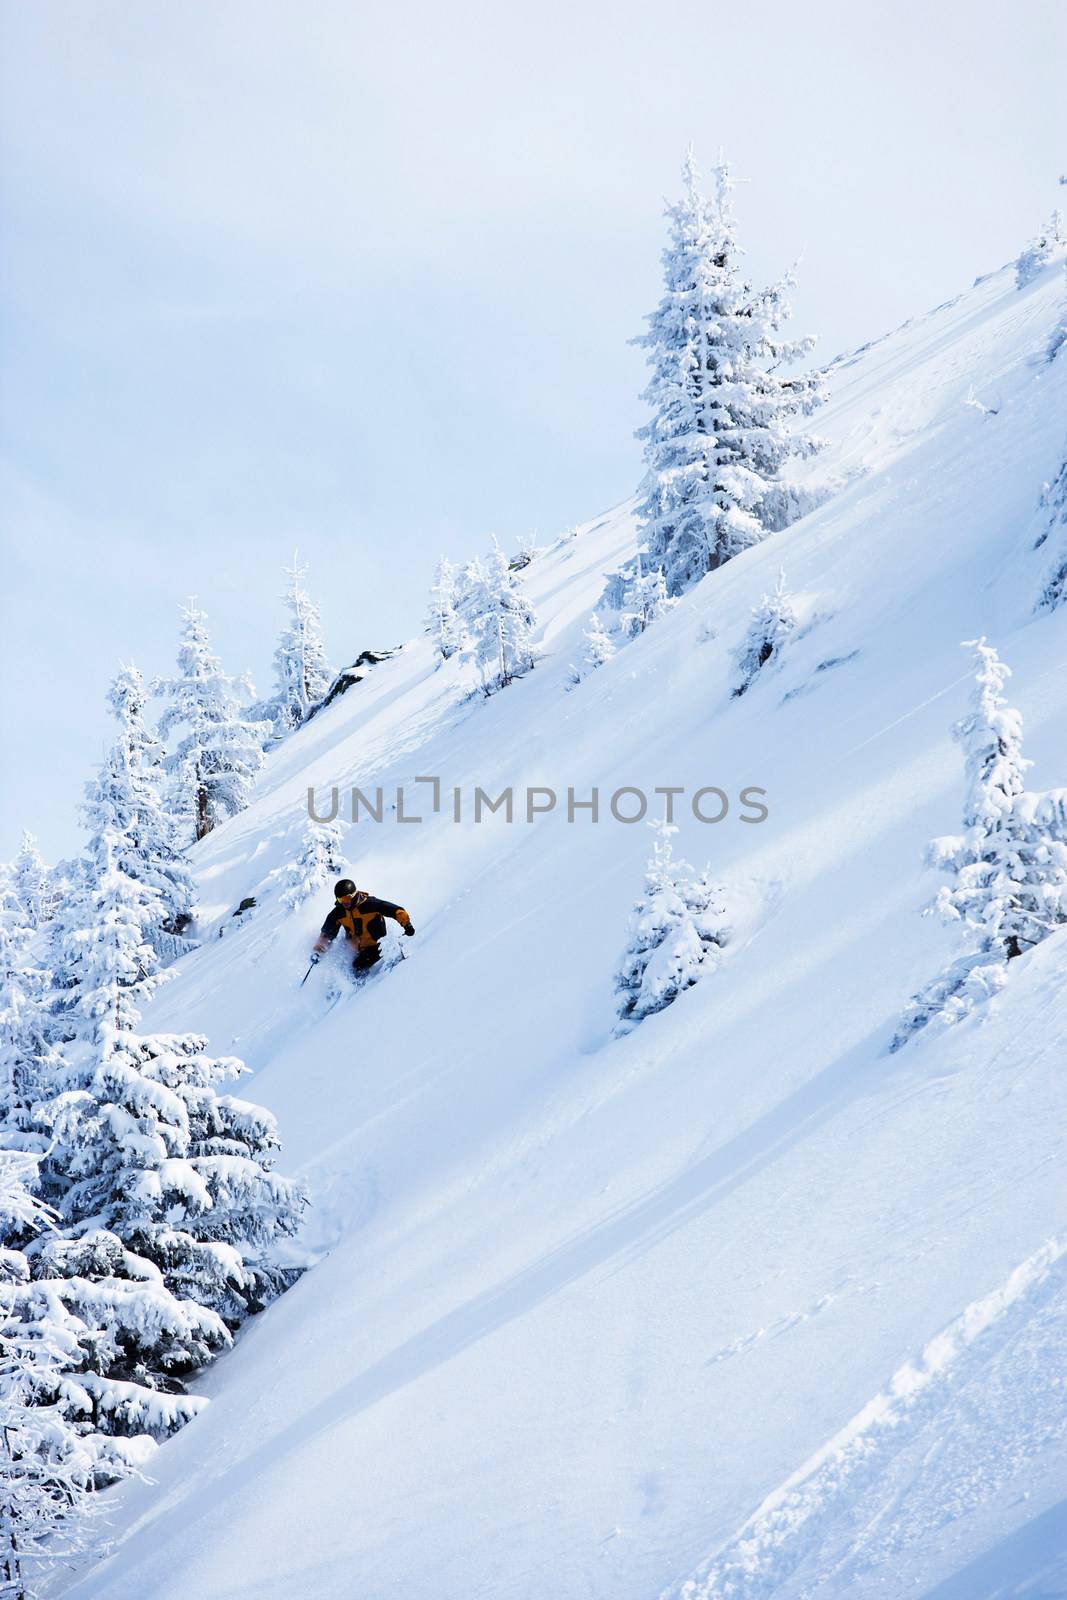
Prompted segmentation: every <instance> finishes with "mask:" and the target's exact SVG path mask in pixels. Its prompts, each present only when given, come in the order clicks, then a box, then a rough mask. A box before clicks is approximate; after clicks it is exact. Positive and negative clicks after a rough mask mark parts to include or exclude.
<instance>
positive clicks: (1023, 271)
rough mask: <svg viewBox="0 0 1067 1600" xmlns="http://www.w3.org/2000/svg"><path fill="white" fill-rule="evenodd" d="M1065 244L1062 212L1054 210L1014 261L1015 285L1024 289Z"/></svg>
mask: <svg viewBox="0 0 1067 1600" xmlns="http://www.w3.org/2000/svg"><path fill="white" fill-rule="evenodd" d="M1065 245H1067V232H1065V231H1064V225H1063V212H1062V211H1059V210H1056V211H1054V212H1053V213H1052V215H1051V217H1050V218H1049V220H1048V222H1047V223H1046V224H1045V226H1044V227H1043V228H1040V229H1038V231H1037V233H1035V234H1034V237H1033V238H1032V239H1031V240H1030V241H1029V243H1028V244H1027V245H1026V246H1025V247H1024V249H1023V250H1022V251H1021V252H1020V254H1019V256H1018V259H1017V260H1016V262H1015V287H1016V288H1017V289H1025V287H1026V285H1027V284H1028V283H1031V282H1032V281H1033V279H1034V278H1036V277H1037V275H1038V273H1039V272H1040V271H1041V268H1042V267H1044V266H1045V265H1046V264H1047V263H1048V262H1049V261H1051V260H1052V259H1053V258H1054V257H1055V256H1057V255H1059V253H1060V252H1061V251H1062V250H1063V248H1064V246H1065Z"/></svg>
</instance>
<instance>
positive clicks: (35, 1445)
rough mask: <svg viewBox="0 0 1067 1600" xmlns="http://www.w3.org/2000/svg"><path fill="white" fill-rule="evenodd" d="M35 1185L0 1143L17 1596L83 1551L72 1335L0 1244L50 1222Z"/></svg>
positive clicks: (1, 1564)
mask: <svg viewBox="0 0 1067 1600" xmlns="http://www.w3.org/2000/svg"><path fill="white" fill-rule="evenodd" d="M35 1183H36V1163H35V1162H34V1161H33V1160H32V1158H29V1157H27V1156H25V1155H20V1154H16V1153H14V1152H12V1151H10V1150H6V1149H0V1594H2V1595H5V1596H12V1597H15V1596H17V1597H19V1600H23V1597H27V1600H28V1597H30V1596H32V1595H34V1594H37V1593H39V1592H40V1591H39V1590H38V1589H37V1583H36V1580H37V1579H38V1578H39V1577H43V1575H44V1574H45V1573H46V1572H47V1571H48V1570H49V1569H50V1568H52V1567H54V1566H55V1565H56V1563H57V1562H58V1561H60V1560H63V1559H68V1558H69V1557H71V1556H73V1555H76V1554H81V1553H84V1552H85V1551H86V1550H87V1549H88V1547H89V1536H90V1531H91V1518H90V1501H89V1495H88V1491H89V1489H90V1487H91V1486H92V1483H93V1481H94V1477H95V1454H96V1453H95V1452H94V1450H93V1449H92V1448H90V1447H87V1446H86V1444H85V1442H84V1441H83V1439H82V1438H81V1437H80V1435H79V1432H78V1430H77V1428H76V1427H75V1426H74V1425H73V1424H72V1422H71V1420H70V1417H69V1412H68V1408H67V1406H66V1405H65V1403H64V1401H63V1398H62V1395H63V1386H64V1384H65V1383H66V1381H67V1379H68V1376H69V1373H70V1369H71V1367H72V1365H74V1364H75V1362H76V1359H77V1341H76V1339H75V1337H74V1335H73V1333H72V1332H71V1330H70V1329H69V1328H68V1327H67V1326H65V1322H66V1318H65V1313H64V1312H63V1311H62V1308H61V1307H59V1306H58V1305H57V1304H56V1303H53V1304H49V1303H47V1301H44V1302H42V1303H41V1304H39V1305H34V1304H33V1298H32V1297H31V1296H28V1295H27V1294H26V1286H27V1283H28V1279H29V1270H28V1265H27V1261H26V1257H25V1255H24V1254H23V1252H22V1251H20V1250H15V1249H11V1248H9V1247H8V1245H7V1241H8V1240H11V1239H17V1238H22V1239H25V1238H27V1237H32V1236H33V1235H34V1234H39V1233H41V1232H42V1231H44V1230H45V1229H47V1228H48V1227H49V1226H50V1222H51V1219H50V1217H49V1215H48V1212H47V1210H46V1208H45V1207H44V1206H42V1205H41V1203H40V1201H39V1200H37V1199H36V1197H35V1196H34V1195H33V1194H32V1193H31V1187H32V1186H33V1185H34V1184H35Z"/></svg>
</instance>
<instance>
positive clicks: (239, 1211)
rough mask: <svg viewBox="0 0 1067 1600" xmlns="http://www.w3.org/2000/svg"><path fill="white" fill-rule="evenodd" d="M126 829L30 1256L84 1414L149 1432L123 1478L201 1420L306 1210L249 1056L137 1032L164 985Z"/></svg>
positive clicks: (107, 891)
mask: <svg viewBox="0 0 1067 1600" xmlns="http://www.w3.org/2000/svg"><path fill="white" fill-rule="evenodd" d="M115 831H116V830H115V829H114V827H113V826H112V825H110V824H109V825H107V826H106V827H105V828H104V830H103V832H102V833H101V834H100V835H99V836H98V837H97V838H95V839H94V840H93V841H92V842H91V846H90V851H89V859H90V861H91V862H92V863H93V866H94V881H93V884H92V887H91V889H89V890H88V891H87V892H86V895H85V900H84V907H83V909H84V913H85V918H86V923H85V928H84V938H83V940H82V946H81V949H80V951H79V953H78V957H77V966H78V971H79V981H78V983H77V985H76V987H75V989H74V992H73V1001H72V1003H70V1004H69V1005H68V1007H67V1009H66V1012H65V1016H64V1019H63V1020H64V1041H63V1043H62V1044H61V1045H60V1047H59V1048H58V1050H57V1051H56V1052H55V1053H54V1057H53V1060H52V1061H51V1063H50V1070H49V1073H48V1082H47V1090H46V1092H45V1093H43V1094H42V1096H41V1098H40V1099H39V1100H38V1101H37V1102H36V1104H35V1105H34V1106H33V1108H32V1118H31V1123H30V1127H31V1131H35V1132H37V1133H39V1134H40V1135H41V1137H42V1141H43V1144H44V1149H43V1151H42V1153H41V1156H40V1180H41V1197H42V1199H43V1200H44V1201H45V1202H46V1203H47V1204H48V1205H49V1206H50V1207H51V1209H52V1212H53V1214H54V1216H55V1219H56V1231H55V1232H54V1233H52V1234H51V1235H48V1236H43V1237H37V1238H33V1239H31V1240H29V1241H27V1242H25V1243H24V1244H23V1246H22V1248H23V1249H24V1252H25V1254H26V1257H27V1261H28V1264H29V1271H30V1278H29V1282H28V1284H27V1286H26V1287H25V1289H24V1292H23V1301H24V1302H25V1306H26V1308H27V1309H26V1312H25V1314H26V1315H27V1316H29V1317H31V1318H32V1316H33V1315H35V1314H36V1312H37V1310H38V1309H39V1308H40V1307H41V1306H46V1305H53V1306H59V1307H62V1308H63V1312H64V1315H65V1317H66V1318H67V1319H68V1323H69V1326H70V1327H71V1328H72V1329H73V1330H74V1332H75V1335H76V1343H77V1352H76V1358H75V1362H74V1368H73V1376H72V1377H71V1379H70V1381H69V1383H68V1384H67V1385H66V1387H65V1394H66V1396H67V1401H68V1403H69V1405H70V1407H71V1420H72V1421H73V1422H75V1423H76V1425H77V1426H78V1427H79V1429H80V1430H81V1431H83V1432H84V1433H86V1435H87V1436H88V1435H92V1436H94V1437H95V1435H97V1434H103V1435H105V1436H107V1437H108V1438H111V1439H116V1440H118V1439H125V1438H131V1439H132V1440H133V1444H132V1445H131V1446H129V1447H128V1448H127V1446H125V1445H122V1444H115V1445H113V1446H108V1447H107V1449H106V1450H104V1453H103V1457H102V1458H101V1460H102V1464H101V1466H100V1471H102V1472H105V1473H109V1474H111V1475H113V1474H114V1473H115V1472H117V1471H120V1470H121V1469H122V1466H123V1463H124V1462H130V1461H136V1460H137V1459H139V1452H141V1453H143V1447H144V1443H145V1441H146V1440H147V1441H151V1440H152V1439H158V1438H160V1437H162V1436H163V1435H165V1434H166V1433H168V1432H170V1431H172V1430H173V1429H174V1428H176V1427H180V1426H181V1425H182V1424H183V1422H185V1421H187V1420H188V1418H189V1417H190V1416H192V1415H194V1414H195V1411H196V1409H197V1407H198V1404H199V1402H197V1401H196V1400H195V1399H192V1398H188V1397H186V1396H184V1394H183V1392H182V1391H183V1385H184V1381H185V1379H186V1378H188V1377H189V1376H190V1375H191V1374H193V1373H195V1372H196V1371H197V1370H198V1369H199V1368H200V1367H202V1366H203V1365H204V1364H205V1362H206V1361H208V1360H209V1359H210V1358H211V1357H212V1356H213V1355H215V1354H217V1353H218V1352H219V1351H220V1350H222V1349H225V1348H226V1347H227V1346H228V1344H229V1343H230V1339H231V1336H232V1331H233V1329H235V1328H236V1327H237V1326H238V1325H239V1324H240V1322H241V1321H242V1320H243V1319H244V1318H245V1317H246V1316H248V1315H249V1314H250V1313H251V1312H252V1311H255V1310H257V1309H259V1308H260V1307H261V1306H262V1305H264V1304H265V1303H266V1302H267V1301H268V1300H269V1299H270V1298H272V1296H273V1295H274V1294H276V1293H277V1292H279V1291H280V1290H281V1289H282V1288H284V1287H285V1286H286V1284H287V1282H288V1281H290V1279H291V1277H292V1273H291V1272H290V1271H289V1269H287V1268H286V1267H284V1266H283V1265H281V1264H279V1263H278V1262H277V1261H276V1259H275V1256H274V1245H275V1242H276V1240H277V1238H278V1237H279V1235H282V1234H286V1233H291V1232H293V1231H294V1229H295V1227H296V1224H297V1220H298V1216H299V1209H300V1197H299V1194H298V1192H297V1191H296V1189H295V1187H294V1186H293V1185H292V1184H291V1183H289V1182H288V1181H287V1180H285V1179H283V1178H279V1177H277V1176H276V1175H275V1174H274V1173H273V1172H272V1171H271V1167H272V1165H273V1160H274V1153H275V1150H276V1148H277V1142H278V1141H277V1134H276V1130H275V1126H274V1122H273V1119H272V1118H271V1117H270V1116H269V1114H268V1113H267V1112H265V1111H263V1110H261V1109H260V1108H259V1107H258V1106H255V1105H252V1104H249V1103H247V1102H245V1101H243V1100H240V1099H237V1098H235V1097H234V1096H233V1095H231V1094H230V1093H227V1092H224V1091H225V1086H226V1085H228V1084H229V1083H230V1082H231V1081H232V1080H233V1079H235V1078H236V1077H238V1076H239V1075H240V1074H241V1073H242V1072H243V1071H244V1070H245V1069H244V1067H243V1066H242V1064H241V1063H240V1062H239V1061H237V1060H235V1059H233V1058H222V1059H214V1058H212V1057H210V1056H208V1055H207V1054H206V1045H205V1041H204V1040H203V1039H202V1038H200V1037H198V1036H196V1035H191V1034H190V1035H169V1034H163V1035H144V1036H142V1035H139V1034H138V1033H136V1032H135V1029H136V1024H137V1022H138V1021H139V1018H140V1011H139V1003H140V1002H141V1001H143V999H144V998H145V997H146V996H148V995H149V994H150V993H151V992H152V989H153V988H154V986H155V984H156V982H157V981H158V979H157V977H156V972H155V964H154V960H153V952H152V950H151V948H150V946H149V945H148V944H147V943H146V942H145V939H144V935H143V922H144V904H143V896H144V890H143V886H142V885H141V884H140V883H139V882H138V881H137V880H136V879H134V878H132V877H130V876H129V874H127V873H125V872H123V871H122V870H121V868H120V867H119V866H118V865H117V864H116V860H115V855H116V848H115V840H114V833H115ZM138 1441H140V1442H138ZM131 1450H132V1454H131V1453H130V1452H131Z"/></svg>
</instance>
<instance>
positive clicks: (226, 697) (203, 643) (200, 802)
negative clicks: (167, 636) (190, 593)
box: [157, 600, 269, 839]
mask: <svg viewBox="0 0 1067 1600" xmlns="http://www.w3.org/2000/svg"><path fill="white" fill-rule="evenodd" d="M182 615H183V617H184V619H185V621H184V625H183V627H182V635H181V643H180V645H179V649H178V674H177V676H176V677H174V678H167V679H163V680H161V681H160V683H159V684H158V685H157V688H158V689H159V690H160V691H161V692H162V693H164V694H166V695H167V696H168V697H169V698H170V701H171V704H170V705H169V706H168V708H167V709H166V711H165V712H164V713H163V717H162V719H161V721H160V734H161V736H162V737H164V738H166V737H167V735H168V734H169V733H170V732H171V731H172V729H174V728H184V729H185V732H184V735H183V736H182V737H181V738H180V739H179V741H178V743H177V744H176V746H175V748H174V749H173V750H172V751H171V753H170V754H169V756H168V757H167V770H168V771H169V772H170V773H171V774H172V775H173V780H174V793H175V798H176V801H177V806H178V809H179V811H180V812H181V814H182V816H183V818H185V819H186V821H187V825H188V826H190V827H191V829H192V834H193V837H194V838H196V839H203V838H204V837H205V835H206V834H208V833H210V832H211V830H212V828H215V827H217V826H218V824H219V823H220V822H225V821H226V819H227V818H228V817H232V816H236V814H237V813H238V812H239V811H241V810H243V809H244V807H245V806H246V805H247V804H248V798H249V794H250V792H251V787H252V781H253V779H254V778H255V776H256V774H257V773H258V771H259V769H260V767H261V766H262V764H263V742H264V739H265V738H266V737H268V736H269V728H268V726H267V725H266V724H264V723H261V722H254V721H246V720H245V719H244V718H243V717H242V716H241V714H240V709H239V706H238V702H237V697H236V692H237V690H238V689H244V690H246V691H247V684H246V683H245V680H243V679H237V678H231V677H228V676H227V675H226V674H225V673H224V672H223V671H222V667H221V665H220V664H219V660H218V657H217V656H215V655H213V654H212V652H211V647H210V643H209V640H208V635H207V627H206V621H207V619H206V617H205V616H204V613H203V612H202V611H201V610H200V609H199V608H198V606H197V604H196V601H195V600H191V601H190V602H189V605H188V606H187V607H185V608H184V609H183V612H182Z"/></svg>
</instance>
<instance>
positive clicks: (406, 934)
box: [404, 922, 415, 939]
mask: <svg viewBox="0 0 1067 1600" xmlns="http://www.w3.org/2000/svg"><path fill="white" fill-rule="evenodd" d="M414 932H415V925H414V923H411V922H409V923H408V925H407V927H406V928H405V929H404V938H405V939H410V938H411V936H412V934H413V933H414Z"/></svg>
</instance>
